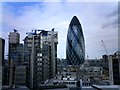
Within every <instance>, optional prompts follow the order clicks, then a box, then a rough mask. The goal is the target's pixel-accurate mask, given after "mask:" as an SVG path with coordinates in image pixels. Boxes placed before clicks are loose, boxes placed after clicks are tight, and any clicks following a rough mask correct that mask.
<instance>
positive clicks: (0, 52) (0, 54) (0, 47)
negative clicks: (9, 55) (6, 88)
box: [0, 38, 5, 90]
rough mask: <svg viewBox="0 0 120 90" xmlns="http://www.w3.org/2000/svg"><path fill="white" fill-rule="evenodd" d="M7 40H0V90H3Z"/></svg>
mask: <svg viewBox="0 0 120 90" xmlns="http://www.w3.org/2000/svg"><path fill="white" fill-rule="evenodd" d="M4 47H5V40H4V39H2V38H0V90H1V89H2V66H3V65H4Z"/></svg>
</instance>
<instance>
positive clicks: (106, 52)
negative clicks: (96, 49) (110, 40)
mask: <svg viewBox="0 0 120 90" xmlns="http://www.w3.org/2000/svg"><path fill="white" fill-rule="evenodd" d="M101 42H102V46H103V47H104V50H105V54H106V55H107V54H108V51H107V49H106V46H105V43H104V41H103V40H101Z"/></svg>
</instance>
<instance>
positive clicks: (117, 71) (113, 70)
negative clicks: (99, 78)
mask: <svg viewBox="0 0 120 90" xmlns="http://www.w3.org/2000/svg"><path fill="white" fill-rule="evenodd" d="M119 59H120V52H119V51H117V52H115V53H114V54H113V55H109V57H108V61H109V81H110V84H111V85H120V60H119Z"/></svg>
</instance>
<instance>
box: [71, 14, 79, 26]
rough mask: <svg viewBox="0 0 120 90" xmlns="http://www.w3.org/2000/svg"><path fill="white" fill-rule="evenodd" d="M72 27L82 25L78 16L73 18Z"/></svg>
mask: <svg viewBox="0 0 120 90" xmlns="http://www.w3.org/2000/svg"><path fill="white" fill-rule="evenodd" d="M70 25H71V26H72V25H81V24H80V22H79V20H78V18H77V17H76V16H73V18H72V20H71V22H70Z"/></svg>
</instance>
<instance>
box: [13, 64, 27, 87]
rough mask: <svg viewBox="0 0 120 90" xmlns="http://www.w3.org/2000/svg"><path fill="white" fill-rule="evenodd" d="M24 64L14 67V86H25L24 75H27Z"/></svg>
mask: <svg viewBox="0 0 120 90" xmlns="http://www.w3.org/2000/svg"><path fill="white" fill-rule="evenodd" d="M26 69H27V67H26V66H24V65H23V66H22V65H21V66H17V67H16V68H15V85H16V86H26V84H27V82H26V76H27V72H26V71H27V70H26Z"/></svg>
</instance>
